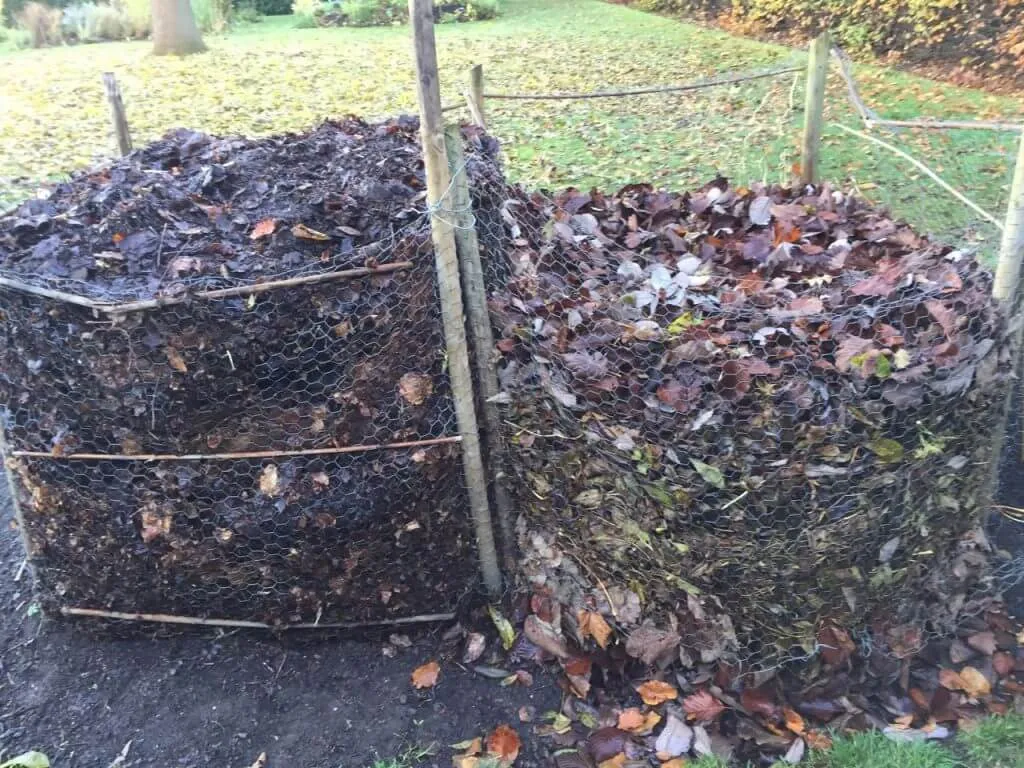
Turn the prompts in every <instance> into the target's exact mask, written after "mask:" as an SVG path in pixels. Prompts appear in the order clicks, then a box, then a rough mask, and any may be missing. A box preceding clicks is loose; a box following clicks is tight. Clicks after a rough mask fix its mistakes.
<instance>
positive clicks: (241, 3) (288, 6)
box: [233, 0, 293, 16]
mask: <svg viewBox="0 0 1024 768" xmlns="http://www.w3.org/2000/svg"><path fill="white" fill-rule="evenodd" d="M233 5H234V8H235V10H236V11H241V10H242V9H243V8H246V7H248V8H253V9H255V10H256V11H257V12H258V13H259V14H260V15H261V16H287V15H288V14H290V13H292V12H293V11H292V0H234V3H233Z"/></svg>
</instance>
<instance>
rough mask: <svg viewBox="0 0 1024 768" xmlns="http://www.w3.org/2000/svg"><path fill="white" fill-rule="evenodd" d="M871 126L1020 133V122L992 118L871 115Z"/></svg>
mask: <svg viewBox="0 0 1024 768" xmlns="http://www.w3.org/2000/svg"><path fill="white" fill-rule="evenodd" d="M866 122H867V124H868V125H869V126H872V125H883V126H892V127H894V128H925V129H930V130H936V131H955V130H966V131H1007V132H1016V133H1020V132H1021V128H1022V127H1024V126H1021V124H1020V123H998V122H992V121H990V120H928V119H925V118H921V119H919V120H883V119H880V118H874V117H869V118H867V120H866Z"/></svg>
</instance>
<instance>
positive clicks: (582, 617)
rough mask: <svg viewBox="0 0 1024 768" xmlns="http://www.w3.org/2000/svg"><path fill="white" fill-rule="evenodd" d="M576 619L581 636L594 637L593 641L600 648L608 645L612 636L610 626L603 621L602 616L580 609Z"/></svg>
mask: <svg viewBox="0 0 1024 768" xmlns="http://www.w3.org/2000/svg"><path fill="white" fill-rule="evenodd" d="M577 620H578V622H579V625H580V634H582V635H583V638H584V639H586V638H588V637H592V638H594V642H595V643H597V644H598V645H599V646H600V647H601V648H607V647H608V640H609V639H610V638H611V636H612V628H611V627H610V626H609V625H608V622H607V621H605V618H604V616H602V615H601V614H600V613H596V612H594V611H580V612H579V614H578V616H577Z"/></svg>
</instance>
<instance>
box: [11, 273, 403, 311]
mask: <svg viewBox="0 0 1024 768" xmlns="http://www.w3.org/2000/svg"><path fill="white" fill-rule="evenodd" d="M412 266H413V264H412V262H411V261H396V262H394V263H393V264H380V265H378V266H376V267H359V268H358V269H345V270H341V271H339V272H325V273H322V274H318V275H304V276H302V277H290V278H287V279H285V280H270V281H267V282H265V283H253V284H252V285H239V286H235V287H233V288H218V289H217V290H213V291H200V292H198V293H185V294H182V295H181V296H170V297H166V298H160V299H143V300H141V301H130V302H126V303H124V304H111V303H110V302H103V301H95V300H93V299H90V298H87V297H85V296H79V295H77V294H74V293H66V292H65V291H55V290H53V289H51V288H42V287H40V286H37V285H31V284H29V283H23V282H21V281H20V280H14V279H12V278H8V277H0V287H3V288H11V289H12V290H15V291H20V292H21V293H28V294H31V295H33V296H43V297H45V298H48V299H56V300H57V301H63V302H65V303H67V304H75V305H77V306H80V307H86V308H88V309H93V310H96V311H97V312H104V313H106V314H108V315H122V314H126V313H128V312H138V311H141V310H146V309H159V308H160V307H169V306H173V305H175V304H184V303H185V302H188V301H194V300H197V299H200V300H212V299H226V298H230V297H233V296H252V295H255V294H260V293H266V292H267V291H273V290H276V289H278V288H290V287H294V286H298V285H312V284H314V283H323V282H327V281H330V280H351V279H353V278H358V277H369V276H371V275H376V274H385V273H387V272H396V271H398V270H401V269H410V268H411V267H412Z"/></svg>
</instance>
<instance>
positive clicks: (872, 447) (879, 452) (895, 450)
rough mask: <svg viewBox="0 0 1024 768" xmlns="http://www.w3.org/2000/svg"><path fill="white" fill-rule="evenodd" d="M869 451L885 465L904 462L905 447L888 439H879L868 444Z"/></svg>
mask: <svg viewBox="0 0 1024 768" xmlns="http://www.w3.org/2000/svg"><path fill="white" fill-rule="evenodd" d="M868 450H869V451H871V452H872V453H873V454H875V456H877V457H878V459H879V461H881V462H883V463H885V464H895V463H896V462H898V461H902V460H903V446H902V445H900V444H899V443H898V442H896V441H895V440H893V439H892V438H888V437H879V438H878V439H877V440H872V441H871V442H870V443H868Z"/></svg>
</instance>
